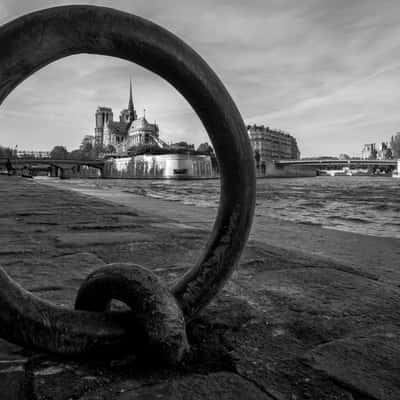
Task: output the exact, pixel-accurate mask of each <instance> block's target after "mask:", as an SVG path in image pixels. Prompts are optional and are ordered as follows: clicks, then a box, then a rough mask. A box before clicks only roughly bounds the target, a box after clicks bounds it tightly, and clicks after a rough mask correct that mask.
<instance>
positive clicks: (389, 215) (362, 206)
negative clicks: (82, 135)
mask: <svg viewBox="0 0 400 400" xmlns="http://www.w3.org/2000/svg"><path fill="white" fill-rule="evenodd" d="M75 183H78V182H77V181H75ZM79 184H82V185H90V186H98V187H101V188H108V189H110V190H112V189H119V190H123V191H127V192H132V193H135V194H139V195H143V196H150V197H156V198H162V199H166V200H170V201H179V202H183V203H185V204H193V205H196V206H200V207H217V206H218V198H219V187H220V184H219V181H218V180H205V181H161V180H159V181H148V180H85V181H83V180H82V181H79ZM256 215H263V216H268V217H274V218H280V219H283V220H287V221H292V222H302V223H308V224H316V225H321V226H323V227H325V228H330V229H338V230H344V231H350V232H358V233H363V234H368V235H373V236H386V237H395V238H400V179H394V178H385V177H347V176H346V177H316V178H300V179H299V178H297V179H260V180H258V181H257V209H256Z"/></svg>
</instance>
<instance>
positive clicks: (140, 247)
mask: <svg viewBox="0 0 400 400" xmlns="http://www.w3.org/2000/svg"><path fill="white" fill-rule="evenodd" d="M57 186H59V187H57ZM65 188H67V189H68V190H65ZM70 189H73V190H70ZM214 217H215V211H214V210H209V209H203V208H199V207H191V206H184V205H180V204H177V203H175V202H167V201H161V200H156V199H148V198H145V197H141V196H137V195H131V194H128V193H122V192H107V191H104V190H103V191H102V190H100V189H93V188H92V189H90V188H87V189H82V188H78V187H77V186H76V185H75V186H74V183H73V182H72V181H71V183H70V182H68V183H67V184H61V183H55V182H52V183H51V184H41V183H38V182H37V181H35V180H29V179H23V178H16V177H6V176H0V243H1V247H0V264H1V265H2V266H3V267H4V268H5V269H6V270H7V272H8V273H9V274H10V275H11V276H12V277H13V278H14V279H15V280H16V281H17V282H19V283H20V284H21V285H22V286H23V287H25V288H26V289H28V290H30V291H31V292H33V293H35V294H36V295H38V296H40V297H42V298H44V299H46V300H49V301H52V302H54V303H56V304H58V305H60V306H63V307H72V306H73V303H74V300H75V296H76V292H77V289H78V288H79V285H80V283H81V282H82V281H83V279H84V278H85V277H86V276H87V275H88V274H89V273H90V272H92V271H93V270H95V269H96V268H98V267H99V266H103V265H105V264H108V263H115V262H133V263H136V264H140V265H143V266H145V267H147V268H149V269H151V270H152V271H153V272H155V273H156V274H157V275H159V276H160V277H161V278H162V279H163V280H164V281H165V282H168V283H172V282H173V281H174V280H176V279H177V278H178V277H179V276H180V275H181V274H182V273H184V272H185V271H186V270H187V269H189V268H191V266H192V265H193V263H194V262H195V261H196V259H197V257H198V256H199V255H200V253H201V251H202V249H203V248H204V246H205V243H206V241H207V238H208V234H209V232H210V230H211V228H212V224H213V221H214ZM399 242H400V241H399V240H395V239H393V240H392V239H383V238H373V237H368V236H363V235H355V234H350V233H343V232H337V231H329V230H325V229H322V228H320V227H315V226H307V225H301V224H291V223H284V222H282V221H277V220H271V219H270V220H267V219H263V218H261V217H256V220H255V224H254V227H253V231H252V234H251V237H250V240H249V242H248V245H247V247H246V249H245V252H244V254H243V257H242V259H241V263H240V266H239V267H238V269H237V271H236V272H235V273H234V275H233V277H232V279H231V280H230V281H229V282H228V283H227V285H226V286H225V288H224V290H223V291H222V292H221V293H220V294H219V295H218V296H217V298H216V299H215V300H214V301H213V302H212V303H211V304H210V305H209V306H208V307H207V308H206V309H204V310H203V311H202V313H201V314H200V315H199V316H198V317H197V318H196V319H195V320H194V321H192V322H191V323H190V325H189V326H188V336H189V341H190V344H191V352H190V354H189V355H188V356H187V358H186V359H185V360H184V362H183V363H182V365H180V366H179V367H176V368H173V369H171V368H162V367H155V365H157V360H148V361H149V362H148V363H146V364H144V362H143V361H141V360H139V359H137V358H136V357H135V355H134V354H126V355H125V356H124V357H122V358H115V359H107V360H104V359H103V360H102V359H90V360H89V359H85V360H82V359H65V358H62V357H59V356H55V355H51V354H45V353H37V352H35V351H32V350H30V349H23V348H21V347H19V346H16V345H13V344H10V343H7V342H6V341H3V340H0V398H1V399H2V400H3V399H4V400H8V399H23V400H24V399H29V400H30V399H33V400H39V399H80V400H95V399H96V400H99V399H107V400H108V399H121V400H122V399H153V398H156V399H171V400H172V399H269V400H271V399H275V400H281V399H285V400H286V399H287V400H299V399H346V400H351V399H353V400H371V399H380V400H383V399H390V400H398V399H400V307H399V305H400V267H399V262H398V260H399V255H400V246H399V244H400V243H399Z"/></svg>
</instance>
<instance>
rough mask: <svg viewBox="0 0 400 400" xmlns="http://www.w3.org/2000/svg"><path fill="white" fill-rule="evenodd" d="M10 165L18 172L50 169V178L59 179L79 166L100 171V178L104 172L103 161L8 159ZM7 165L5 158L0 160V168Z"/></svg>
mask: <svg viewBox="0 0 400 400" xmlns="http://www.w3.org/2000/svg"><path fill="white" fill-rule="evenodd" d="M10 162H11V165H12V167H13V168H14V169H16V170H20V169H22V168H24V167H25V166H28V168H29V169H32V168H35V167H36V168H37V167H40V166H42V167H43V168H46V167H48V168H50V174H51V176H54V177H56V176H59V177H60V178H64V177H65V172H66V171H67V170H74V169H76V170H78V171H79V169H80V167H81V166H86V167H92V168H97V169H99V170H100V173H101V176H103V172H104V164H105V162H104V160H61V159H60V160H58V159H50V158H44V159H35V158H16V159H10ZM6 163H7V159H6V158H2V159H0V167H5V166H6Z"/></svg>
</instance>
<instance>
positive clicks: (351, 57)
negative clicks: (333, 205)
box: [0, 0, 400, 156]
mask: <svg viewBox="0 0 400 400" xmlns="http://www.w3.org/2000/svg"><path fill="white" fill-rule="evenodd" d="M79 3H80V2H75V1H71V0H68V1H47V0H18V1H16V0H0V24H3V23H5V22H8V21H10V20H12V19H14V18H15V17H17V16H20V15H23V14H25V13H28V12H31V11H34V10H38V9H41V8H47V7H51V6H55V5H62V4H79ZM85 3H87V4H93V5H103V6H108V7H113V8H117V9H121V10H124V11H128V12H131V13H134V14H137V15H139V16H141V17H144V18H148V19H150V20H152V21H154V22H156V23H158V24H160V25H162V26H163V27H165V28H167V29H169V30H171V31H172V32H174V33H175V34H176V35H178V36H179V37H180V38H182V39H183V40H184V41H186V43H188V44H189V45H191V46H192V47H193V48H194V49H195V50H196V51H197V52H198V53H200V55H202V56H203V58H205V60H206V61H207V62H208V63H209V64H210V65H211V67H212V68H213V69H214V70H215V71H216V73H217V74H218V75H219V77H220V78H221V79H222V81H223V82H224V84H225V85H226V87H227V89H228V90H229V92H230V93H231V95H232V97H233V98H234V100H235V102H236V103H237V105H238V107H239V109H240V111H241V113H242V116H243V119H244V120H245V122H246V123H249V124H250V123H251V124H253V123H257V124H264V125H268V126H271V127H274V128H279V129H282V130H285V131H288V132H289V133H291V134H293V135H294V136H295V137H296V138H297V140H298V143H299V146H300V150H301V153H302V156H314V155H338V154H339V153H348V154H351V155H359V154H360V152H361V147H362V145H363V144H364V143H369V142H379V141H383V140H388V139H389V138H390V136H391V135H392V134H394V133H395V132H397V131H400V91H399V90H398V87H399V86H400V49H399V47H400V46H399V44H400V23H399V22H398V19H399V15H400V1H398V0H388V1H384V0H302V1H299V0H260V1H258V0H248V1H243V0H240V1H239V0H202V1H198V0H195V1H194V0H175V1H173V0H154V1H149V0H112V1H106V0H104V1H100V0H98V1H90V0H89V1H88V0H86V1H85ZM0 51H1V49H0ZM129 76H132V79H133V85H134V103H135V106H136V108H137V110H138V113H139V115H142V114H143V109H146V117H147V119H148V120H150V121H154V120H156V121H157V123H158V124H159V126H160V133H161V135H162V138H163V139H164V140H166V141H178V140H187V141H189V142H192V143H195V144H196V145H198V144H199V143H201V142H204V141H207V140H208V137H207V134H206V132H205V130H204V128H203V127H202V125H201V123H200V121H199V119H198V117H197V116H196V115H195V114H194V112H193V111H192V110H191V108H190V106H189V105H188V104H187V102H186V100H184V99H183V98H182V96H181V95H180V94H179V93H177V92H176V90H175V89H174V88H172V87H171V86H170V85H169V84H168V83H166V82H165V81H163V80H162V79H161V78H159V77H158V76H156V75H154V74H152V73H150V72H148V71H146V70H144V69H142V68H141V67H138V66H136V65H135V64H132V63H128V62H126V61H122V60H118V59H113V58H108V57H103V56H93V55H77V56H72V57H68V58H65V59H63V60H60V61H58V62H56V63H53V64H51V65H49V66H47V67H45V68H44V69H42V70H41V71H39V72H37V73H36V74H35V75H33V76H32V77H30V78H29V79H27V80H26V81H25V82H24V83H22V84H21V85H20V86H19V87H18V88H17V89H16V90H14V92H13V93H12V94H11V95H10V96H9V97H8V98H7V99H6V100H5V102H4V103H3V105H2V106H1V108H0V123H1V130H0V145H7V146H13V147H14V146H15V145H16V144H18V147H19V149H27V150H30V149H36V150H47V149H51V148H52V147H53V146H54V145H56V144H62V145H65V146H66V147H67V148H68V149H69V150H72V149H74V148H77V147H78V146H79V144H80V141H81V139H82V136H83V135H85V134H93V132H94V112H95V110H96V108H97V106H98V105H103V106H110V107H112V109H113V111H114V115H115V116H116V117H118V115H119V112H120V110H121V109H122V108H126V107H127V102H128V94H129Z"/></svg>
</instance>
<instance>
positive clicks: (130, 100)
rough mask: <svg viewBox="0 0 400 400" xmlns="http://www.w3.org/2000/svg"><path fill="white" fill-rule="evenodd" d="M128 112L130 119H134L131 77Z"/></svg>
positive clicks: (130, 80) (130, 81) (130, 79)
mask: <svg viewBox="0 0 400 400" xmlns="http://www.w3.org/2000/svg"><path fill="white" fill-rule="evenodd" d="M128 114H129V119H130V121H133V120H135V119H136V113H135V108H134V107H133V98H132V78H129V103H128Z"/></svg>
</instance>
